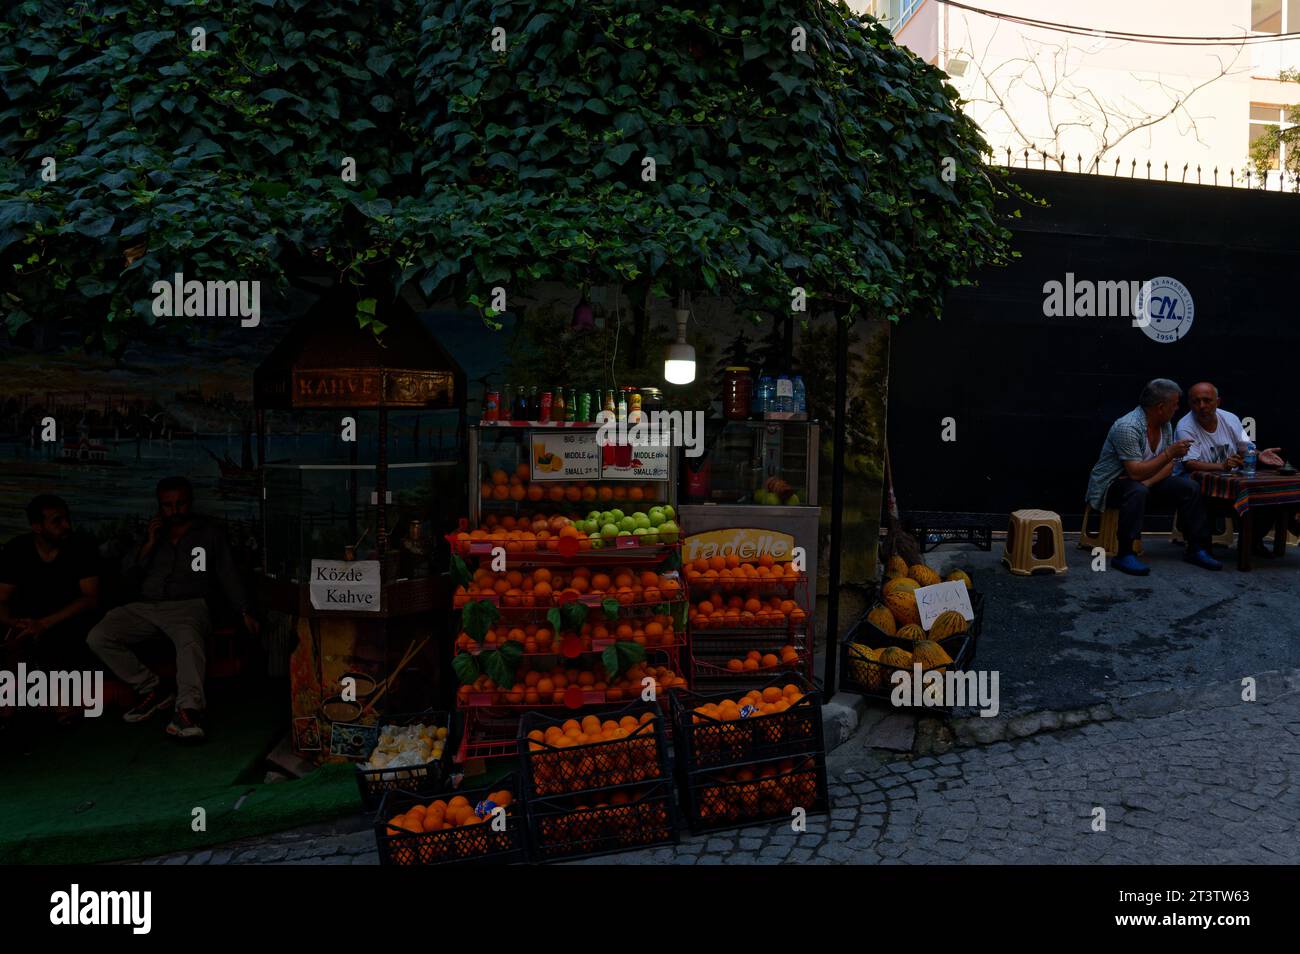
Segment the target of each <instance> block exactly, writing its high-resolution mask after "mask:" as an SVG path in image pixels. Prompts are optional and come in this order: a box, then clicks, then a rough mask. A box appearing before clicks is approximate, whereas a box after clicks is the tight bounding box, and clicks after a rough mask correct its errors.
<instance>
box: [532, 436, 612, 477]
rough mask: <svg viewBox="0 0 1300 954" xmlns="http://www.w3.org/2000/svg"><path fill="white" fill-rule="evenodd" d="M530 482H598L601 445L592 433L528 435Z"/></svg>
mask: <svg viewBox="0 0 1300 954" xmlns="http://www.w3.org/2000/svg"><path fill="white" fill-rule="evenodd" d="M528 437H529V440H528V442H529V444H530V445H531V448H532V453H531V454H530V455H529V458H530V465H529V466H530V470H531V473H532V479H533V480H599V479H600V445H599V444H597V443H596V432H595V431H565V430H562V429H556V430H551V431H530V432H529V435H528Z"/></svg>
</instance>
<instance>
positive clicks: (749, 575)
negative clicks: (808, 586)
mask: <svg viewBox="0 0 1300 954" xmlns="http://www.w3.org/2000/svg"><path fill="white" fill-rule="evenodd" d="M682 571H683V573H685V575H686V582H687V583H696V582H698V583H701V584H704V585H709V586H712V585H715V584H716V585H719V586H723V585H730V586H737V585H744V584H750V583H793V582H796V581H798V580H800V579H802V578H803V574H801V573H799V572H797V571H795V570H792V569H791V568H790V567H789V566H788V565H787V564H785V563H780V562H778V561H776V560H774V559H772V557H770V556H768V555H766V554H764V555H763V556H761V557H759V558H758V560H757V561H755V562H744V561H742V560H741V559H740V557H738V556H735V555H734V554H733V555H731V556H715V557H699V558H697V559H695V560H691V561H689V562H687V563H686V564H685V565H684V566H683V567H682Z"/></svg>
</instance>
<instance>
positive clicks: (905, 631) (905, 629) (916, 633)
mask: <svg viewBox="0 0 1300 954" xmlns="http://www.w3.org/2000/svg"><path fill="white" fill-rule="evenodd" d="M894 635H896V636H897V637H898V638H899V639H910V640H911V641H912V642H914V643H915V642H917V641H919V640H922V639H925V630H923V629H922V628H921V627H920V626H919V625H918V624H916V623H908V624H907V625H906V626H901V627H899V630H898V632H897V633H895V634H894Z"/></svg>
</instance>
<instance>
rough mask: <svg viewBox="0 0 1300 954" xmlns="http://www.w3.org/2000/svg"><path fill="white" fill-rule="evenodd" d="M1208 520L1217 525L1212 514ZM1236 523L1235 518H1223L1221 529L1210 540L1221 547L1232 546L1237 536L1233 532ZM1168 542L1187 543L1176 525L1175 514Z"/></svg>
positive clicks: (1216, 519)
mask: <svg viewBox="0 0 1300 954" xmlns="http://www.w3.org/2000/svg"><path fill="white" fill-rule="evenodd" d="M1210 519H1211V520H1214V521H1215V523H1216V524H1217V523H1218V518H1217V517H1216V516H1215V515H1214V514H1210ZM1236 523H1237V518H1236V517H1235V516H1225V517H1224V518H1223V529H1222V530H1220V531H1219V532H1218V533H1216V534H1214V536H1213V537H1212V538H1211V539H1212V540H1213V541H1214V542H1215V543H1217V544H1218V545H1219V546H1221V547H1230V546H1232V544H1233V542H1234V541H1235V540H1236V536H1237V535H1236V533H1234V532H1233V528H1234V527H1235V526H1236ZM1169 542H1170V543H1186V542H1187V538H1186V537H1184V536H1183V528H1182V527H1180V526H1179V525H1178V514H1176V513H1175V514H1174V528H1173V529H1172V530H1170V531H1169Z"/></svg>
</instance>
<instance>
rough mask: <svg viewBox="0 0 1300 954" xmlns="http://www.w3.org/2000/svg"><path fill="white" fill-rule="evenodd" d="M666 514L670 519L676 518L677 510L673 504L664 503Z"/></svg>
mask: <svg viewBox="0 0 1300 954" xmlns="http://www.w3.org/2000/svg"><path fill="white" fill-rule="evenodd" d="M664 516H665V517H667V518H668V519H669V520H676V519H677V511H676V510H674V509H673V508H672V505H671V504H664Z"/></svg>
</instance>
